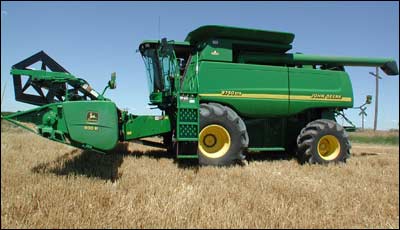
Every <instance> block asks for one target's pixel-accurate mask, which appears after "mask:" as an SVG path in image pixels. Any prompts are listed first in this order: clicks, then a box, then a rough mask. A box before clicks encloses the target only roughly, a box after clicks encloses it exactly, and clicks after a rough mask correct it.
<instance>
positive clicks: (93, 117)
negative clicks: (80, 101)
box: [86, 112, 99, 121]
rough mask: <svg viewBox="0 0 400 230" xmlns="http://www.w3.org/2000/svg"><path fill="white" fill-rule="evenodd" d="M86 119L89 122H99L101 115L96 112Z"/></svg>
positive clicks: (88, 115)
mask: <svg viewBox="0 0 400 230" xmlns="http://www.w3.org/2000/svg"><path fill="white" fill-rule="evenodd" d="M86 118H87V120H88V121H97V120H98V118H99V115H98V114H97V113H96V112H88V114H87V117H86Z"/></svg>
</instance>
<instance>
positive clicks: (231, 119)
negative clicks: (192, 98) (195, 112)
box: [198, 103, 249, 165]
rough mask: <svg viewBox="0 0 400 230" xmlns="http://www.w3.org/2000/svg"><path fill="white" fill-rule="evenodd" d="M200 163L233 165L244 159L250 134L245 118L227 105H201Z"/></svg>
mask: <svg viewBox="0 0 400 230" xmlns="http://www.w3.org/2000/svg"><path fill="white" fill-rule="evenodd" d="M200 130H201V131H200V133H199V140H198V155H199V164H201V165H231V164H234V163H235V162H237V161H241V160H243V159H244V156H243V154H242V152H243V150H244V149H245V148H246V147H247V146H248V143H249V137H248V134H247V130H246V126H245V124H244V122H243V120H242V119H241V118H240V117H239V116H238V115H237V114H236V112H235V111H233V110H232V109H231V108H229V107H227V106H223V105H220V104H217V103H208V104H201V106H200Z"/></svg>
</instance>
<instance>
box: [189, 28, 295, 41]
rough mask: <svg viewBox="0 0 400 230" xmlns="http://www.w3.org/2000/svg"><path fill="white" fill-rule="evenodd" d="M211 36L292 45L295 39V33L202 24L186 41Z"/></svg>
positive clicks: (207, 38)
mask: <svg viewBox="0 0 400 230" xmlns="http://www.w3.org/2000/svg"><path fill="white" fill-rule="evenodd" d="M210 38H225V39H233V40H246V41H257V42H268V43H276V44H282V45H290V43H292V42H293V40H294V34H293V33H287V32H278V31H269V30H258V29H247V28H239V27H230V26H222V25H206V26H201V27H199V28H197V29H195V30H193V31H192V32H190V33H189V34H188V35H187V36H186V39H185V41H187V42H190V44H192V45H193V44H197V43H200V42H203V41H207V40H209V39H210Z"/></svg>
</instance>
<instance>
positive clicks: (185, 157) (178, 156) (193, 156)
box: [176, 154, 199, 159]
mask: <svg viewBox="0 0 400 230" xmlns="http://www.w3.org/2000/svg"><path fill="white" fill-rule="evenodd" d="M176 157H177V158H179V159H197V158H199V157H198V156H197V155H182V154H180V155H177V156H176Z"/></svg>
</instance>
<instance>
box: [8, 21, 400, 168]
mask: <svg viewBox="0 0 400 230" xmlns="http://www.w3.org/2000/svg"><path fill="white" fill-rule="evenodd" d="M293 39H294V34H292V33H285V32H275V31H264V30H256V29H245V28H235V27H227V26H214V25H209V26H202V27H200V28H198V29H196V30H194V31H192V32H190V33H189V34H188V35H187V37H186V39H185V41H183V42H177V41H167V40H166V39H165V38H164V39H162V40H161V41H158V40H146V41H143V42H142V43H141V44H140V45H139V51H140V53H141V55H142V56H143V59H144V64H145V67H146V71H147V75H148V76H147V77H148V82H149V88H150V97H149V98H150V105H153V106H157V107H158V108H159V109H160V110H161V111H162V115H160V116H136V115H132V114H129V113H128V112H127V111H123V110H121V109H119V108H118V107H117V106H116V104H115V103H114V102H113V101H111V100H110V99H108V98H106V97H105V96H104V93H105V91H106V89H107V88H110V89H114V88H115V87H116V84H115V74H112V76H111V80H110V81H109V82H108V85H107V86H106V88H105V89H104V90H103V92H102V93H99V92H98V91H96V90H94V89H93V88H91V87H90V85H89V84H88V82H87V81H86V80H84V79H80V78H78V77H76V76H74V75H73V74H71V73H69V72H68V71H67V70H66V69H64V68H63V67H62V66H61V65H59V64H58V63H57V62H55V61H54V60H53V59H52V58H50V57H49V56H48V55H46V53H44V52H43V51H41V52H39V53H37V54H35V55H33V56H31V57H29V58H27V59H25V60H23V61H21V62H19V63H17V64H15V65H14V66H12V69H11V75H12V76H13V79H14V88H15V99H16V100H17V101H21V102H25V103H29V104H33V105H37V106H38V107H37V108H35V109H31V110H28V111H23V112H17V113H14V114H11V115H8V116H4V117H2V118H3V119H5V120H8V121H10V122H13V123H14V124H17V125H19V126H22V127H24V128H26V129H28V130H30V131H33V132H35V133H37V134H38V135H41V136H43V137H45V138H48V139H50V140H53V141H57V142H61V143H64V144H69V145H72V146H75V147H78V148H81V149H90V150H94V151H98V152H103V153H106V152H110V151H112V150H113V149H114V148H115V147H116V145H117V143H118V142H122V141H131V140H138V139H140V138H144V137H151V136H162V137H163V144H162V145H163V146H164V147H165V148H167V149H168V150H169V151H173V153H174V154H176V157H177V158H178V159H182V158H194V159H198V161H199V163H200V164H201V165H230V164H233V163H235V162H237V161H241V160H243V159H244V155H243V153H244V152H245V151H249V152H251V151H266V152H267V151H293V152H296V153H297V155H298V157H299V159H300V160H301V162H309V163H329V162H345V161H346V159H347V158H348V157H349V156H350V142H349V139H348V135H347V133H346V130H347V131H349V130H351V129H353V130H354V128H355V127H354V126H353V127H351V126H349V127H342V126H340V125H339V124H337V123H336V121H335V116H336V115H339V114H341V115H344V114H343V110H344V109H347V108H352V107H353V91H352V86H351V82H350V79H349V76H348V74H347V73H346V72H345V69H344V66H379V67H380V68H381V69H382V70H383V71H384V72H385V73H386V74H387V75H398V68H397V63H396V62H395V61H394V60H393V59H390V58H356V57H328V56H315V55H305V54H298V53H296V54H292V53H287V51H289V50H290V49H291V48H292V45H291V43H292V42H293ZM37 62H39V63H40V62H41V63H42V64H41V65H42V68H41V70H31V69H29V66H31V65H33V64H35V63H37ZM22 77H25V78H27V81H26V83H25V84H22ZM28 88H32V89H33V90H34V91H35V92H37V93H36V95H32V94H28V93H27V92H26V91H27V89H28ZM26 122H28V123H33V124H35V125H36V126H37V128H36V129H31V128H29V127H28V126H26V125H24V123H26ZM145 143H146V144H149V145H152V144H154V145H156V144H157V143H151V142H149V141H147V142H145Z"/></svg>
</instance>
